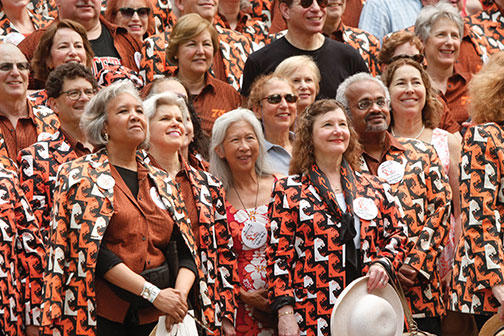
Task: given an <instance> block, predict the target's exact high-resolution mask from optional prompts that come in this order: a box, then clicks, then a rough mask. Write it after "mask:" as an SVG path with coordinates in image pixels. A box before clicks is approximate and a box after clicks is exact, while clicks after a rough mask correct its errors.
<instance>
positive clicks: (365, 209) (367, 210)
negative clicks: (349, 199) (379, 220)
mask: <svg viewBox="0 0 504 336" xmlns="http://www.w3.org/2000/svg"><path fill="white" fill-rule="evenodd" d="M353 210H354V213H355V214H356V215H357V216H359V218H362V219H365V220H372V219H375V218H376V216H378V208H377V207H376V204H375V202H373V200H372V199H370V198H367V197H357V198H356V199H354V201H353Z"/></svg>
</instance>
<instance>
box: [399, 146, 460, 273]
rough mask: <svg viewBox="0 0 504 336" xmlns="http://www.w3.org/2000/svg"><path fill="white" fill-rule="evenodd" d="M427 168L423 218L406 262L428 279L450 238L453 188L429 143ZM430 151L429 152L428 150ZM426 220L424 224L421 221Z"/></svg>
mask: <svg viewBox="0 0 504 336" xmlns="http://www.w3.org/2000/svg"><path fill="white" fill-rule="evenodd" d="M427 153H428V155H429V157H428V158H427V160H428V163H427V164H426V166H425V167H424V169H425V193H426V195H425V197H427V204H426V207H425V209H424V211H425V214H424V216H423V217H424V219H425V220H424V222H423V223H418V225H421V226H422V229H421V231H420V233H419V235H418V237H417V240H416V242H415V245H414V246H413V247H412V248H411V250H410V251H409V252H408V254H407V256H406V259H405V261H404V262H405V264H408V265H410V266H411V267H413V268H415V269H416V270H418V271H419V272H420V273H421V274H422V275H423V276H424V277H425V278H426V279H427V280H429V279H430V277H431V274H432V272H433V270H434V269H435V268H436V262H437V256H438V254H439V253H440V252H441V250H442V249H443V245H444V244H446V242H447V239H448V232H449V230H450V222H449V218H450V209H451V199H452V194H451V189H450V185H449V184H448V178H447V176H446V175H445V174H444V172H443V167H442V166H441V161H440V160H439V157H438V156H437V154H436V152H435V150H434V148H433V147H432V146H429V149H428V151H427ZM426 155H427V154H426ZM422 224H423V225H422Z"/></svg>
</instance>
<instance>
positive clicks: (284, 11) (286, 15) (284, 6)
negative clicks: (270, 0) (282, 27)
mask: <svg viewBox="0 0 504 336" xmlns="http://www.w3.org/2000/svg"><path fill="white" fill-rule="evenodd" d="M278 9H280V13H281V14H282V17H283V18H284V20H289V17H290V16H289V9H290V8H289V6H287V4H286V3H285V2H283V1H282V2H280V4H278Z"/></svg>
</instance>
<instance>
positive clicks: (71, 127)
mask: <svg viewBox="0 0 504 336" xmlns="http://www.w3.org/2000/svg"><path fill="white" fill-rule="evenodd" d="M60 122H61V128H62V129H63V130H64V131H65V132H66V133H68V134H70V136H71V137H72V138H74V139H76V140H77V141H79V142H80V143H82V144H83V145H85V146H86V147H88V148H89V146H88V143H87V139H86V136H85V135H84V132H83V131H82V128H81V127H80V125H79V123H72V122H65V121H64V120H60Z"/></svg>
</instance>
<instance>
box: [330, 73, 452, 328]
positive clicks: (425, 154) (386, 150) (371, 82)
mask: <svg viewBox="0 0 504 336" xmlns="http://www.w3.org/2000/svg"><path fill="white" fill-rule="evenodd" d="M336 99H337V100H338V101H339V102H341V103H342V104H343V105H344V106H345V107H346V109H347V110H348V111H349V112H350V115H351V118H352V122H353V126H354V128H355V131H356V133H357V134H358V136H359V140H360V143H361V144H362V147H363V152H362V155H361V158H362V160H361V162H362V164H361V171H362V172H365V173H370V174H373V175H377V176H379V177H381V178H382V179H384V180H385V181H386V182H387V183H388V185H389V187H388V188H387V190H388V191H389V192H390V197H391V198H394V199H395V200H396V202H399V204H400V205H401V208H402V215H403V224H404V225H405V232H407V234H408V242H407V251H408V252H407V253H406V256H405V259H404V263H403V265H402V266H401V267H400V268H399V270H396V271H397V274H398V278H399V280H400V281H401V284H402V286H403V289H404V292H405V294H406V299H407V301H408V304H409V306H410V309H411V311H412V313H413V317H414V318H415V321H416V322H417V324H418V327H419V329H420V330H423V331H427V332H430V333H432V334H435V335H441V316H440V315H441V314H440V313H442V312H444V304H443V302H442V300H443V299H442V297H443V296H442V290H441V281H440V277H439V274H438V271H437V261H438V256H439V254H440V252H441V250H442V248H443V246H444V245H445V244H446V241H447V238H448V232H449V225H450V221H449V217H450V210H451V199H452V194H451V189H450V186H449V184H448V178H447V176H446V175H445V174H444V172H443V167H442V166H441V162H440V160H439V157H438V156H437V154H436V150H435V149H434V147H433V146H432V145H430V144H428V143H425V142H423V141H420V140H417V139H409V138H396V137H394V136H392V134H390V133H389V132H388V128H389V125H390V120H391V119H390V118H391V116H390V107H389V104H390V96H389V93H388V90H387V88H386V87H385V85H384V84H383V83H382V82H381V81H380V80H379V79H376V78H374V77H372V76H371V75H369V74H365V73H363V74H356V75H354V76H352V77H349V78H348V79H346V80H345V81H344V82H343V83H341V85H340V87H339V88H338V94H337V96H336Z"/></svg>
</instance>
